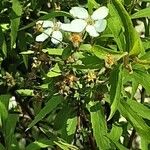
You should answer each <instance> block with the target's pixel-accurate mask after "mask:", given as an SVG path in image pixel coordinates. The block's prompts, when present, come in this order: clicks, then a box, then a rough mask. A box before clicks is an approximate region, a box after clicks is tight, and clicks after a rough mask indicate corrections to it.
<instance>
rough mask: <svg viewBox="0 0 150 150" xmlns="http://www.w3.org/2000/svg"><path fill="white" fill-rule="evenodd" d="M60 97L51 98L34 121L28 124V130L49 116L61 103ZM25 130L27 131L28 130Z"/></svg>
mask: <svg viewBox="0 0 150 150" xmlns="http://www.w3.org/2000/svg"><path fill="white" fill-rule="evenodd" d="M62 99H63V98H62V97H61V96H54V97H52V98H51V99H50V100H49V101H48V102H47V103H46V104H45V107H44V108H43V109H41V111H40V112H39V113H38V114H37V115H36V116H35V119H34V120H33V121H32V122H31V123H30V124H29V126H28V129H30V128H31V127H33V126H34V125H35V124H36V123H37V122H39V121H40V120H42V119H43V118H44V117H45V116H46V115H47V114H49V113H50V112H51V111H53V109H55V108H56V107H57V106H58V105H59V104H60V103H61V101H62ZM28 129H27V130H28Z"/></svg>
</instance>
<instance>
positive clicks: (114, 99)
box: [108, 65, 123, 120]
mask: <svg viewBox="0 0 150 150" xmlns="http://www.w3.org/2000/svg"><path fill="white" fill-rule="evenodd" d="M122 80H123V70H122V65H120V66H117V67H116V68H115V69H114V70H113V72H112V75H111V77H110V84H111V89H110V100H111V103H112V104H111V112H110V115H109V118H108V120H110V119H111V118H112V117H113V115H114V114H115V112H116V110H117V109H118V105H119V103H120V99H121V91H122Z"/></svg>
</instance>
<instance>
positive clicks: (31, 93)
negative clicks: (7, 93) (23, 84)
mask: <svg viewBox="0 0 150 150" xmlns="http://www.w3.org/2000/svg"><path fill="white" fill-rule="evenodd" d="M17 93H18V94H20V95H22V96H34V90H30V89H19V90H17Z"/></svg>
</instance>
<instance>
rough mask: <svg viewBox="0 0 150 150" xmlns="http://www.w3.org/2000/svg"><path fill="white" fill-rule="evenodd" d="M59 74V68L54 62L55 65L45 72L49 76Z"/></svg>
mask: <svg viewBox="0 0 150 150" xmlns="http://www.w3.org/2000/svg"><path fill="white" fill-rule="evenodd" d="M60 75H61V70H60V68H59V66H58V64H57V63H56V64H55V66H54V67H53V68H52V69H51V70H50V71H49V72H48V73H47V76H48V77H50V78H53V77H57V76H60Z"/></svg>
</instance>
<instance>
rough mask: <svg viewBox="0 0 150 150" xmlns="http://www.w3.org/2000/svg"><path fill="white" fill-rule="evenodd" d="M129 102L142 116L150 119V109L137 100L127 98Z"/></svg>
mask: <svg viewBox="0 0 150 150" xmlns="http://www.w3.org/2000/svg"><path fill="white" fill-rule="evenodd" d="M127 104H128V105H130V107H131V108H132V109H133V110H134V111H135V112H136V113H137V114H138V115H139V116H141V117H142V118H145V119H148V120H150V109H149V108H148V107H146V106H144V105H143V104H141V103H139V102H137V101H135V100H130V99H128V100H127Z"/></svg>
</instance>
